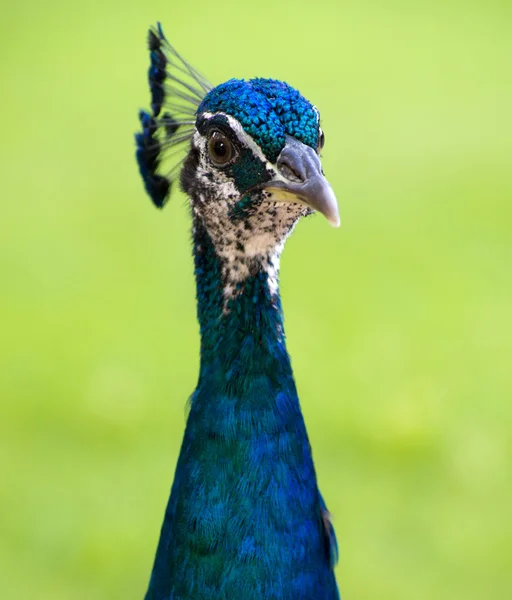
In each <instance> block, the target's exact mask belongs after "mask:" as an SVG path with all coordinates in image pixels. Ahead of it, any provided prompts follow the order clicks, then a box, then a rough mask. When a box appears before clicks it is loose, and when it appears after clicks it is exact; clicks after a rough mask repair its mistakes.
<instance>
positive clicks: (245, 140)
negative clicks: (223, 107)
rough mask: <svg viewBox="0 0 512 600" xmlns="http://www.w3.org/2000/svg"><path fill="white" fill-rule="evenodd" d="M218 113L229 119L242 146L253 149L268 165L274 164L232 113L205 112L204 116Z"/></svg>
mask: <svg viewBox="0 0 512 600" xmlns="http://www.w3.org/2000/svg"><path fill="white" fill-rule="evenodd" d="M218 115H221V116H223V117H224V118H225V119H226V120H227V122H228V123H229V126H230V128H231V130H232V131H233V133H234V134H235V135H236V137H237V138H238V141H239V142H240V144H241V145H242V146H245V147H248V148H250V149H251V150H252V152H253V154H254V155H255V156H256V158H258V159H259V160H261V161H262V162H263V163H265V164H266V165H268V166H270V165H271V164H272V163H271V162H270V161H269V160H268V159H267V158H266V156H265V155H264V154H263V152H262V151H261V148H260V147H259V146H258V144H256V142H255V141H254V140H253V139H252V138H251V136H250V135H249V134H248V133H246V132H245V130H244V128H243V127H242V125H241V123H240V121H238V120H237V119H235V117H232V116H231V115H228V114H227V113H224V112H216V113H209V112H205V113H203V116H204V117H205V118H206V119H211V118H213V117H216V116H218Z"/></svg>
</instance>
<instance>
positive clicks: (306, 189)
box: [265, 136, 340, 227]
mask: <svg viewBox="0 0 512 600" xmlns="http://www.w3.org/2000/svg"><path fill="white" fill-rule="evenodd" d="M277 169H278V171H279V175H280V177H278V178H276V179H273V180H272V181H269V182H268V183H267V184H265V189H266V190H268V191H271V192H272V197H273V199H275V200H277V201H280V202H301V203H302V204H306V205H307V206H309V207H310V208H312V209H313V210H317V211H318V212H320V213H322V214H323V215H324V217H325V218H326V219H327V220H328V221H329V223H330V224H331V225H332V226H333V227H339V226H340V213H339V210H338V203H337V202H336V196H335V195H334V192H333V189H332V187H331V185H330V184H329V182H328V181H327V179H326V178H325V176H324V174H323V173H322V164H321V162H320V158H319V156H318V154H317V153H316V152H315V150H313V148H311V147H310V146H306V144H303V143H302V142H299V140H297V139H296V138H294V137H291V136H286V145H285V147H284V148H283V149H282V150H281V153H280V154H279V157H278V158H277Z"/></svg>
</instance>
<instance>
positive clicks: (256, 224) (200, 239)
mask: <svg viewBox="0 0 512 600" xmlns="http://www.w3.org/2000/svg"><path fill="white" fill-rule="evenodd" d="M164 42H165V38H164V37H163V33H162V31H161V28H158V29H156V30H152V33H151V34H150V43H149V47H150V54H151V68H150V77H149V80H150V87H151V94H152V111H153V114H152V115H150V114H148V113H146V112H142V113H141V115H140V119H141V123H142V128H143V131H142V133H140V134H137V136H136V143H137V160H138V163H139V169H140V172H141V175H142V178H143V180H144V183H145V186H146V190H147V191H148V193H149V195H150V196H151V198H152V199H153V201H154V202H155V204H157V205H159V206H161V205H162V204H163V202H164V201H165V199H166V198H167V197H168V194H169V190H170V186H171V183H172V181H173V177H174V174H175V173H176V167H174V168H172V169H171V170H170V171H167V172H166V171H165V169H164V167H163V165H164V164H165V162H166V156H167V153H168V152H169V151H171V152H172V151H174V150H175V148H176V144H177V143H178V144H179V143H183V144H185V145H187V146H188V153H187V156H186V159H185V161H184V163H183V166H182V168H181V173H180V183H181V187H182V189H183V190H184V191H185V192H186V193H187V195H188V196H189V198H190V206H191V213H192V221H193V233H192V237H193V254H194V263H195V277H196V285H197V314H198V321H199V325H200V334H201V365H200V373H199V381H198V384H197V387H196V390H195V391H194V393H193V394H192V397H191V399H190V412H189V415H188V419H187V425H186V430H185V435H184V439H183V443H182V447H181V452H180V457H179V460H178V464H177V466H176V472H175V478H174V483H173V486H172V491H171V496H170V498H169V503H168V506H167V510H166V513H165V518H164V523H163V526H162V531H161V535H160V541H159V544H158V549H157V553H156V557H155V563H154V567H153V572H152V575H151V580H150V584H149V588H148V591H147V594H146V600H192V599H194V600H206V599H208V600H211V599H212V598H214V599H216V600H218V599H223V600H261V599H262V598H263V599H273V600H313V599H314V600H338V598H339V595H338V590H337V586H336V581H335V577H334V571H333V568H334V564H335V562H336V559H337V545H336V539H335V536H334V530H333V528H332V523H331V520H330V515H329V512H328V511H327V508H326V506H325V503H324V500H323V498H322V496H321V494H320V491H319V489H318V485H317V481H316V475H315V468H314V464H313V459H312V455H311V448H310V445H309V441H308V437H307V433H306V428H305V424H304V419H303V417H302V413H301V410H300V405H299V400H298V397H297V390H296V387H295V382H294V378H293V372H292V368H291V363H290V359H289V356H288V353H287V350H286V341H285V336H284V327H283V315H282V307H281V300H280V296H279V288H278V269H279V257H280V253H281V250H282V248H283V245H284V242H285V240H286V238H287V236H288V235H289V234H290V233H291V231H292V230H293V228H294V226H295V224H296V223H297V221H298V220H299V219H300V218H301V217H302V216H306V215H308V214H311V212H313V210H318V211H320V212H322V213H323V214H324V215H325V216H326V217H327V218H328V219H329V221H330V222H332V223H333V224H335V225H336V224H338V222H339V216H338V212H337V205H336V201H335V198H334V194H333V192H332V189H331V188H330V186H329V184H328V183H327V181H326V179H325V177H324V176H323V173H322V169H321V164H320V159H319V156H318V152H319V149H320V146H321V144H322V141H321V140H322V139H323V134H322V133H321V129H320V125H319V113H318V111H317V109H316V108H315V107H314V106H313V105H312V104H311V103H310V102H308V101H307V100H306V99H305V98H303V97H302V96H301V95H300V94H299V92H297V91H296V90H295V89H293V88H291V87H290V86H289V85H288V84H286V83H284V82H279V81H275V80H270V79H252V80H249V81H244V80H230V81H228V82H226V83H225V84H222V85H220V86H218V87H216V88H213V89H212V88H211V87H210V86H208V85H207V84H206V83H205V81H204V80H203V79H200V80H199V79H196V78H198V77H199V76H198V75H197V72H196V71H194V70H192V68H191V67H189V66H186V67H185V70H187V71H188V73H189V75H190V74H191V75H192V78H193V79H196V80H197V82H198V86H199V87H194V86H193V85H192V84H189V83H187V84H186V86H185V88H183V86H182V93H181V96H180V95H179V94H178V97H179V98H181V100H182V101H183V102H184V104H183V103H181V104H176V99H177V96H176V93H171V92H172V90H169V89H168V88H165V81H166V80H167V79H168V78H169V64H170V62H171V61H170V60H169V58H168V57H169V56H174V57H176V56H178V55H177V53H175V51H174V50H172V49H171V50H169V49H170V48H171V47H170V46H168V45H167V46H165V45H164ZM162 48H163V50H162V54H161V53H160V50H161V49H162ZM162 56H163V58H162ZM164 59H165V66H164ZM180 60H181V59H180ZM182 65H187V63H185V62H184V61H182ZM162 69H164V70H165V76H163V75H162ZM199 88H200V89H201V90H202V91H199ZM183 89H186V90H187V91H183ZM191 89H193V90H195V91H196V92H197V94H198V95H200V96H201V98H200V100H199V101H197V97H196V96H194V94H193V93H192V92H191V91H190V90H191ZM159 90H163V93H162V94H160V91H159ZM174 92H176V90H174ZM192 100H193V101H192ZM187 102H188V104H187ZM178 108H179V110H178ZM192 114H193V118H192V117H191V115H192ZM160 115H161V116H160ZM183 115H185V117H184V116H183ZM190 121H191V122H192V123H193V125H192V126H190V125H189V122H190ZM176 140H179V142H177V141H176ZM185 150H186V148H185ZM177 164H178V165H179V166H180V167H181V165H182V161H181V160H180V161H178V163H177Z"/></svg>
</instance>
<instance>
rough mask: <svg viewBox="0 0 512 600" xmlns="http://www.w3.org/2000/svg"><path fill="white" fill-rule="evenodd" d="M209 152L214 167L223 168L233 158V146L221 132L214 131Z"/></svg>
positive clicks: (209, 141)
mask: <svg viewBox="0 0 512 600" xmlns="http://www.w3.org/2000/svg"><path fill="white" fill-rule="evenodd" d="M208 152H209V153H210V158H211V160H212V162H213V164H214V165H217V166H218V167H222V166H224V165H226V164H227V163H228V162H229V161H230V160H231V159H232V157H233V154H234V149H233V144H232V143H231V142H230V141H229V140H228V138H227V137H226V136H225V135H224V134H223V133H221V132H220V131H214V132H213V133H212V135H211V136H210V139H209V140H208Z"/></svg>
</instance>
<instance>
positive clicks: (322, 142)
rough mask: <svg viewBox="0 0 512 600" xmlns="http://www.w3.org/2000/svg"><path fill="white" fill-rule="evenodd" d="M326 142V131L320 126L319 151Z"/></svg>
mask: <svg viewBox="0 0 512 600" xmlns="http://www.w3.org/2000/svg"><path fill="white" fill-rule="evenodd" d="M324 144H325V133H324V132H323V129H321V128H319V130H318V152H320V150H321V149H322V148H323V147H324Z"/></svg>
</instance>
